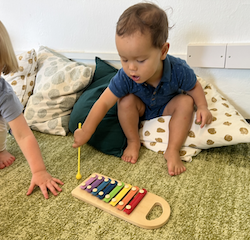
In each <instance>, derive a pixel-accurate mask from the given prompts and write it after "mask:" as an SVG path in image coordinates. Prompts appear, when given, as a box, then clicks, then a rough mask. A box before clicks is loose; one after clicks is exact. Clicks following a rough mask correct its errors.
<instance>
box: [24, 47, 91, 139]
mask: <svg viewBox="0 0 250 240" xmlns="http://www.w3.org/2000/svg"><path fill="white" fill-rule="evenodd" d="M91 80H92V68H90V67H88V66H86V65H84V64H83V63H78V62H74V61H71V60H69V59H68V58H66V57H65V56H63V55H61V54H59V53H57V52H55V51H53V50H52V49H49V48H47V47H43V46H42V47H40V48H39V51H38V72H37V76H36V84H35V87H34V92H33V95H32V96H31V97H30V98H29V101H28V103H27V106H26V109H25V111H24V116H25V118H26V120H27V122H28V125H29V126H30V127H31V129H33V130H36V131H40V132H44V133H50V134H55V135H63V136H65V135H66V134H67V133H68V132H69V129H68V124H69V117H70V113H71V111H72V108H73V106H74V104H75V102H76V101H77V99H78V98H79V97H80V95H81V94H82V92H83V91H84V90H85V89H86V87H87V86H88V85H89V84H90V82H91Z"/></svg>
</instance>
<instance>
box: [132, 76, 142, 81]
mask: <svg viewBox="0 0 250 240" xmlns="http://www.w3.org/2000/svg"><path fill="white" fill-rule="evenodd" d="M131 78H132V79H133V81H135V82H137V81H139V80H140V77H139V76H135V75H133V76H131Z"/></svg>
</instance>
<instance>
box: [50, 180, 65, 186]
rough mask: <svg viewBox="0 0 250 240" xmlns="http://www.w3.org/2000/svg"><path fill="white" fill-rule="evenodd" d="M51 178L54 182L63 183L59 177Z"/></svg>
mask: <svg viewBox="0 0 250 240" xmlns="http://www.w3.org/2000/svg"><path fill="white" fill-rule="evenodd" d="M52 179H53V181H55V182H56V183H59V184H61V185H63V184H64V183H63V182H62V181H61V180H60V179H58V178H52Z"/></svg>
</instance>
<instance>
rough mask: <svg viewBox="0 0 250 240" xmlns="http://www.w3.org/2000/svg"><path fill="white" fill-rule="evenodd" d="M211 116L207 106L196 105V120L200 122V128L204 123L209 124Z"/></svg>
mask: <svg viewBox="0 0 250 240" xmlns="http://www.w3.org/2000/svg"><path fill="white" fill-rule="evenodd" d="M212 119H213V116H212V114H211V112H210V111H209V110H208V109H207V107H198V108H197V112H196V122H197V123H201V128H203V127H204V126H205V124H210V123H211V122H212Z"/></svg>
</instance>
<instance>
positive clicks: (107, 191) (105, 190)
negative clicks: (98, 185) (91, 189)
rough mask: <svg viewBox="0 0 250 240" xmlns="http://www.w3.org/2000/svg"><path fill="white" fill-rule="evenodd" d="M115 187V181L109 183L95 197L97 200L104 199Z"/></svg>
mask: <svg viewBox="0 0 250 240" xmlns="http://www.w3.org/2000/svg"><path fill="white" fill-rule="evenodd" d="M116 185H117V181H115V180H112V181H111V182H110V184H109V185H108V186H107V187H106V188H105V189H104V190H103V191H100V192H99V193H98V195H97V197H98V198H99V199H103V198H104V197H105V195H106V194H108V193H110V192H111V191H112V190H113V189H114V188H115V187H116Z"/></svg>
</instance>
